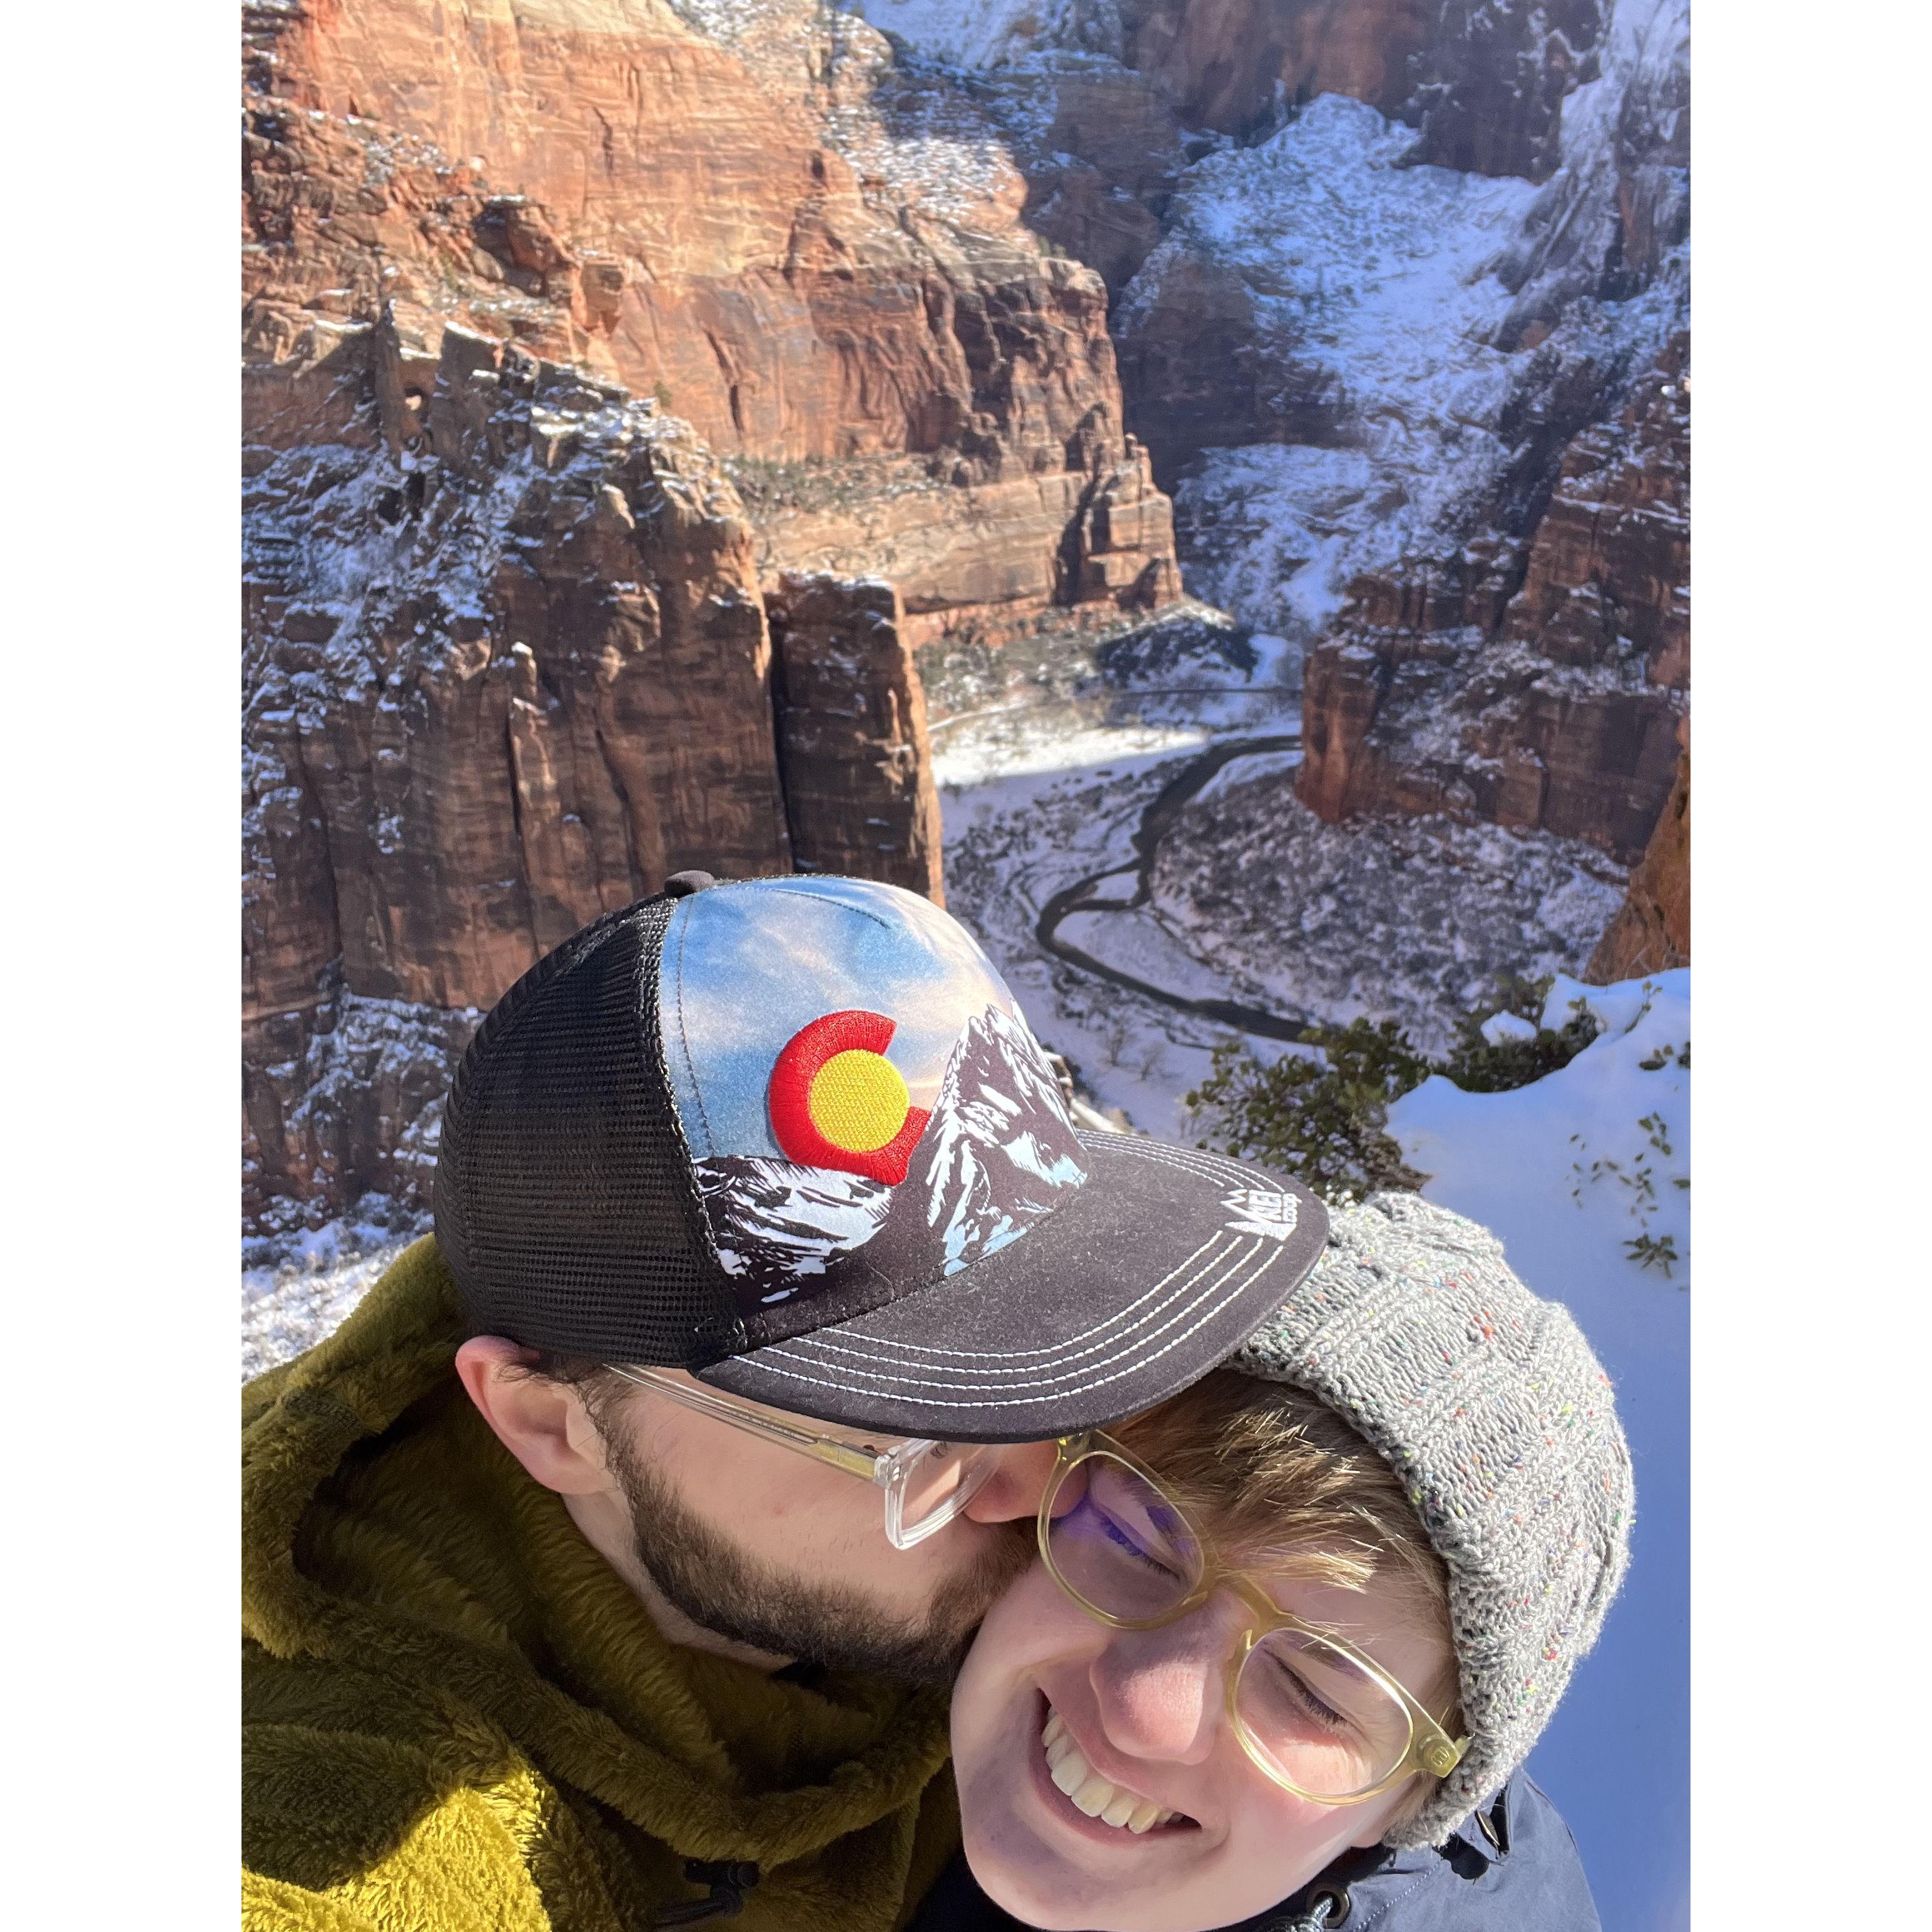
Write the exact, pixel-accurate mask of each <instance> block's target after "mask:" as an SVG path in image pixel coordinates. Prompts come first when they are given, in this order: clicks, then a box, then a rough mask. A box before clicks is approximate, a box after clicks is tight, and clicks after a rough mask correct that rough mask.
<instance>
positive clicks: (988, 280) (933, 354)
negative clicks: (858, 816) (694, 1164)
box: [244, 0, 1178, 631]
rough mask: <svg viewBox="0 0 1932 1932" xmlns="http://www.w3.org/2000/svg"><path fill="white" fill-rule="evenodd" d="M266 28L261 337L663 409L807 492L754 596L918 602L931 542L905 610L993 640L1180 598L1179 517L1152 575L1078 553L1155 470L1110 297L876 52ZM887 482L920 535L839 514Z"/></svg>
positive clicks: (413, 18) (915, 594)
mask: <svg viewBox="0 0 1932 1932" xmlns="http://www.w3.org/2000/svg"><path fill="white" fill-rule="evenodd" d="M248 41H249V46H248V64H247V74H248V83H249V86H250V93H249V95H248V139H247V142H246V147H245V163H246V189H245V202H244V218H245V228H246V230H247V233H248V247H247V248H246V250H245V261H246V275H245V289H246V294H247V297H248V302H249V305H250V311H251V317H253V318H254V319H255V320H256V324H257V327H258V328H259V327H260V326H264V319H265V318H266V317H269V316H272V315H274V316H286V315H287V314H290V312H292V311H293V312H313V311H317V310H320V311H323V312H325V313H332V314H339V315H342V316H346V317H355V318H359V319H361V320H366V321H371V322H373V321H374V320H377V317H379V316H380V314H381V313H382V312H383V309H384V308H385V307H388V308H390V309H391V310H392V311H393V312H394V313H395V315H396V316H397V317H398V321H399V323H400V324H401V326H403V327H404V329H416V330H417V331H418V332H422V331H424V330H425V329H428V330H431V331H433V329H434V327H435V326H438V325H439V324H440V323H443V322H447V321H451V320H454V321H457V322H459V323H462V324H463V326H466V327H468V328H470V329H474V330H475V331H477V332H479V333H482V334H486V335H494V336H497V337H499V338H502V339H505V340H506V341H514V342H516V343H517V344H519V345H520V346H522V347H525V348H526V349H528V350H530V351H531V352H532V353H535V354H536V355H538V356H542V357H544V358H546V359H552V360H555V361H558V362H571V363H573V364H574V365H577V366H579V367H580V368H583V369H585V370H586V371H588V372H589V373H591V374H595V375H598V376H599V377H604V378H606V379H607V380H612V381H615V382H617V383H622V385H624V386H625V387H627V388H628V389H631V391H632V392H634V393H635V394H637V395H651V396H654V397H655V398H656V399H657V401H658V403H659V404H660V405H661V407H664V409H666V410H669V411H671V412H673V413H676V415H678V416H680V417H682V418H683V419H685V421H687V422H689V423H690V424H691V426H692V427H693V428H694V429H695V430H696V431H697V433H698V434H699V435H700V437H703V438H704V439H705V440H706V442H708V443H709V444H710V445H711V446H712V447H713V448H714V449H715V450H717V451H718V453H719V454H720V455H722V456H725V457H727V458H732V459H738V460H743V461H744V462H745V463H746V464H747V465H748V474H750V475H753V476H757V475H759V474H760V466H774V465H775V466H793V467H794V468H799V469H803V470H805V472H808V481H809V482H810V483H811V485H812V486H813V490H814V493H815V495H816V496H817V498H818V499H820V503H819V506H818V507H817V508H816V509H815V511H814V513H813V514H810V515H808V516H807V517H805V518H804V519H803V520H802V521H797V520H793V519H792V518H790V517H786V516H784V515H780V516H779V517H776V518H775V520H774V523H773V526H772V528H771V529H769V531H767V532H764V533H763V538H762V542H761V556H763V559H764V562H765V569H764V577H765V580H766V581H767V582H775V580H776V577H777V576H778V574H779V573H780V572H781V571H783V570H784V569H785V568H794V567H796V568H808V569H823V568H837V569H841V570H844V571H849V572H852V573H855V574H885V575H887V576H889V577H893V578H894V580H895V581H896V580H899V572H898V569H897V568H896V567H895V562H894V561H893V560H892V558H891V556H889V554H888V553H889V551H890V550H892V548H893V547H894V546H895V545H898V546H901V547H903V546H904V545H906V544H907V543H908V541H910V547H911V549H912V550H913V552H915V553H916V555H915V556H913V559H912V560H911V562H910V565H909V568H908V571H907V581H906V582H905V583H904V586H903V588H904V590H905V593H906V595H907V599H908V604H909V607H910V608H912V609H913V610H921V609H926V610H933V611H943V610H946V609H947V608H950V607H952V606H953V605H955V604H958V605H960V606H962V607H963V608H964V610H965V615H966V618H967V620H968V621H970V622H972V623H973V624H974V625H975V626H976V627H977V628H979V629H980V630H981V631H984V630H986V628H987V627H988V626H989V625H994V626H995V627H997V625H998V623H999V622H1001V619H1003V617H1005V616H1007V615H1009V614H1010V616H1011V617H1012V619H1013V620H1014V621H1022V620H1024V619H1026V618H1028V617H1030V616H1037V614H1038V613H1040V612H1041V611H1043V610H1047V609H1049V608H1051V607H1055V606H1058V605H1067V604H1095V603H1103V604H1107V605H1109V606H1116V605H1119V604H1129V605H1135V604H1160V603H1163V602H1165V601H1170V600H1171V599H1172V598H1173V597H1174V596H1175V595H1178V577H1177V576H1176V574H1175V568H1174V564H1173V548H1172V534H1171V532H1166V533H1165V535H1163V528H1162V526H1160V523H1159V520H1158V519H1153V520H1149V521H1148V528H1147V532H1146V534H1147V535H1148V537H1149V538H1150V539H1151V540H1152V541H1153V542H1154V546H1155V547H1150V548H1146V549H1143V550H1139V551H1136V552H1135V553H1133V555H1131V556H1130V555H1129V554H1128V553H1127V552H1126V551H1124V550H1119V549H1116V550H1112V551H1104V552H1102V553H1099V556H1104V558H1105V559H1106V561H1105V562H1100V561H1099V557H1098V556H1096V554H1095V553H1094V552H1093V551H1092V550H1091V544H1090V542H1089V536H1090V534H1091V531H1090V526H1091V518H1090V517H1088V514H1087V513H1088V511H1089V509H1090V508H1091V504H1092V502H1093V500H1094V498H1095V497H1096V496H1097V495H1100V494H1102V493H1105V492H1106V491H1107V490H1109V488H1110V487H1116V486H1115V485H1114V484H1113V482H1112V479H1113V478H1115V476H1117V475H1118V474H1119V473H1120V472H1121V471H1122V470H1123V469H1126V470H1127V471H1130V472H1131V471H1133V470H1134V469H1135V468H1136V463H1138V462H1139V458H1138V457H1137V455H1136V452H1133V450H1132V449H1130V446H1129V443H1128V442H1127V438H1126V437H1125V434H1124V427H1123V423H1122V411H1121V398H1120V389H1119V384H1118V377H1117V374H1116V371H1115V359H1114V349H1113V344H1112V341H1111V340H1110V339H1109V335H1108V333H1107V296H1106V287H1105V285H1104V284H1103V282H1102V281H1101V280H1100V278H1099V277H1097V275H1095V274H1094V272H1092V271H1091V270H1090V269H1088V268H1086V267H1085V266H1083V265H1082V263H1079V262H1078V261H1076V260H1070V259H1067V258H1066V257H1063V256H1059V255H1056V254H1052V253H1051V252H1049V250H1048V249H1047V248H1043V246H1042V245H1041V243H1040V241H1039V240H1038V239H1037V237H1036V236H1034V234H1033V233H1032V232H1031V230H1030V229H1028V227H1027V226H1026V225H1025V223H1023V222H1022V220H1021V218H1020V214H1021V206H1022V202H1023V200H1024V198H1025V183H1024V181H1023V180H1022V178H1021V176H1020V175H1019V172H1017V170H1016V169H1015V168H1014V167H1013V165H1012V163H1011V162H1010V160H1008V159H1007V157H1006V154H1005V153H1004V149H1003V148H1001V145H1000V144H999V143H998V142H997V141H996V140H995V139H992V138H990V137H989V135H988V133H986V130H984V129H983V128H980V127H978V126H977V124H976V123H969V124H964V125H956V121H957V119H958V117H957V116H956V115H951V114H950V113H948V111H947V101H946V100H944V98H942V99H941V100H940V101H938V102H937V103H935V102H934V101H932V100H930V99H929V98H926V96H925V95H921V94H919V93H916V92H915V93H913V95H910V96H907V95H902V94H901V93H899V92H895V75H894V71H893V68H892V59H891V55H890V51H889V48H888V47H887V46H886V43H885V41H884V40H883V39H882V38H881V37H880V35H878V34H876V33H875V32H874V31H872V30H871V28H868V27H867V26H865V23H863V21H862V20H858V19H856V18H854V17H850V16H847V15H845V14H842V13H835V12H832V11H830V10H827V9H826V8H823V7H818V6H816V5H811V4H810V0H771V4H765V5H757V6H751V7H736V8H726V7H709V8H707V7H700V6H686V7H683V8H682V9H679V8H676V7H672V6H670V5H666V4H664V0H526V4H523V5H518V6H517V7H514V9H513V8H511V7H509V6H508V5H495V4H484V0H470V4H468V5H463V6H460V7H457V6H445V5H437V4H434V0H295V4H282V5H257V6H255V7H251V8H250V9H249V10H248ZM882 463H883V466H885V467H886V469H890V470H891V471H892V472H893V475H894V477H895V479H896V480H897V481H898V482H899V483H900V484H901V485H902V486H908V487H902V491H901V493H903V494H905V495H907V496H908V497H909V498H910V499H912V500H910V501H909V502H907V504H906V505H904V508H905V509H906V511H907V512H908V514H909V517H910V526H911V527H910V528H909V527H908V516H907V515H902V516H901V517H898V518H897V519H896V520H895V521H893V523H892V526H891V527H889V528H887V529H879V528H877V527H875V520H871V519H868V518H866V517H856V518H854V517H841V516H839V515H838V514H835V512H834V513H832V514H828V506H829V505H835V504H836V503H837V502H839V501H841V500H844V499H852V498H855V497H856V498H857V499H861V500H863V501H865V502H871V501H872V500H873V499H875V498H876V497H877V496H879V495H880V493H881V491H880V483H879V481H878V475H879V471H880V466H881V464H882ZM853 465H856V469H855V470H852V471H851V473H850V475H849V476H848V475H847V471H848V469H849V468H850V466H853ZM1140 469H1141V470H1142V484H1143V487H1147V488H1150V489H1151V484H1150V483H1148V481H1147V479H1146V478H1145V464H1144V463H1140ZM764 495H765V493H761V492H760V491H758V490H756V489H753V490H749V491H748V492H747V497H748V502H751V505H753V506H754V515H756V514H757V505H759V504H760V502H762V501H763V500H764ZM1163 542H1164V545H1165V547H1160V546H1161V544H1163ZM1090 564H1094V565H1097V567H1094V568H1090V567H1089V565H1090ZM1009 606H1010V607H1011V610H1010V613H1008V612H1007V610H1005V609H1004V608H1003V607H1009Z"/></svg>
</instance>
